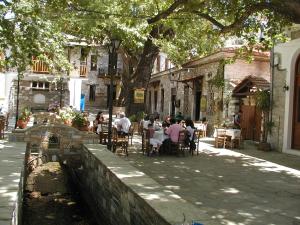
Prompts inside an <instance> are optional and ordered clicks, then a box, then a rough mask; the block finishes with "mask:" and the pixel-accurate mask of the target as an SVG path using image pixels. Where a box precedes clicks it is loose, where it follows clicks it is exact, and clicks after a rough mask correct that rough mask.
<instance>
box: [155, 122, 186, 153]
mask: <svg viewBox="0 0 300 225" xmlns="http://www.w3.org/2000/svg"><path fill="white" fill-rule="evenodd" d="M170 122H171V126H170V127H169V128H167V129H166V131H165V133H166V134H167V135H168V136H169V138H168V139H166V140H164V141H163V144H162V147H161V148H160V153H164V152H168V151H170V149H169V146H170V143H171V142H173V143H177V142H178V138H179V132H180V131H181V130H183V129H184V128H183V127H182V126H181V125H180V124H178V123H176V120H175V119H173V118H172V119H170Z"/></svg>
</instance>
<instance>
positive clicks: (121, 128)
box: [94, 111, 131, 135]
mask: <svg viewBox="0 0 300 225" xmlns="http://www.w3.org/2000/svg"><path fill="white" fill-rule="evenodd" d="M107 126H108V121H107V120H105V118H104V116H103V112H102V111H100V112H98V114H97V116H96V119H95V120H94V132H96V133H97V134H99V133H100V132H102V131H103V127H107ZM112 126H114V127H116V128H117V131H118V134H120V135H127V134H128V133H129V129H130V126H131V122H130V120H129V119H128V118H127V117H126V116H125V113H124V112H121V113H119V114H118V116H117V117H116V118H115V119H114V121H113V124H112ZM105 131H106V129H105Z"/></svg>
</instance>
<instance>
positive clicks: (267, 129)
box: [255, 90, 274, 151]
mask: <svg viewBox="0 0 300 225" xmlns="http://www.w3.org/2000/svg"><path fill="white" fill-rule="evenodd" d="M255 105H256V107H257V109H259V110H261V112H262V126H261V127H262V130H261V132H262V135H261V140H260V143H259V145H258V149H260V150H264V151H270V150H271V145H270V143H268V141H267V139H268V134H269V133H271V130H272V127H273V126H274V123H273V122H272V121H270V120H269V112H270V109H271V100H270V92H269V91H268V90H263V91H257V92H256V93H255Z"/></svg>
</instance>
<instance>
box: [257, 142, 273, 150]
mask: <svg viewBox="0 0 300 225" xmlns="http://www.w3.org/2000/svg"><path fill="white" fill-rule="evenodd" d="M257 149H258V150H262V151H266V152H268V151H271V144H270V143H268V142H260V143H258V146H257Z"/></svg>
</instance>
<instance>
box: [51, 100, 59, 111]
mask: <svg viewBox="0 0 300 225" xmlns="http://www.w3.org/2000/svg"><path fill="white" fill-rule="evenodd" d="M59 109H60V105H59V103H58V102H57V101H55V102H52V103H50V104H49V107H48V111H49V112H57V113H58V111H59Z"/></svg>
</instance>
